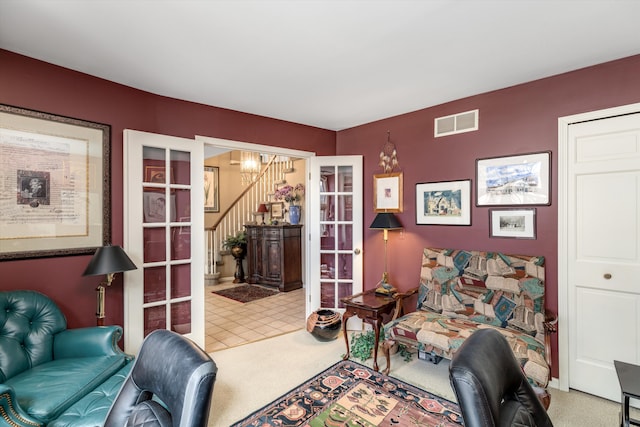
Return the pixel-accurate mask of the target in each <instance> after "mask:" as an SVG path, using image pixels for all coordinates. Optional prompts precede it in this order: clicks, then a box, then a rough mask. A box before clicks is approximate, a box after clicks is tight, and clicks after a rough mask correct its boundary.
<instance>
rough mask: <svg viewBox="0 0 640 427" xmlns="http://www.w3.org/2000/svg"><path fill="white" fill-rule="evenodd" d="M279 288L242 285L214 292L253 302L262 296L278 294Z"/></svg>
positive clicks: (236, 299) (233, 298)
mask: <svg viewBox="0 0 640 427" xmlns="http://www.w3.org/2000/svg"><path fill="white" fill-rule="evenodd" d="M278 292H279V291H278V290H277V289H267V288H263V287H262V286H254V285H242V286H236V287H234V288H228V289H223V290H221V291H213V293H214V294H216V295H220V296H223V297H226V298H229V299H232V300H234V301H240V302H251V301H255V300H258V299H261V298H266V297H270V296H271V295H275V294H277V293H278Z"/></svg>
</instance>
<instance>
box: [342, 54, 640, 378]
mask: <svg viewBox="0 0 640 427" xmlns="http://www.w3.org/2000/svg"><path fill="white" fill-rule="evenodd" d="M637 102H640V56H634V57H630V58H626V59H623V60H619V61H614V62H609V63H606V64H602V65H598V66H595V67H590V68H585V69H582V70H578V71H574V72H570V73H566V74H562V75H558V76H554V77H550V78H546V79H542V80H537V81H534V82H530V83H526V84H522V85H518V86H513V87H509V88H506V89H502V90H498V91H494V92H489V93H485V94H482V95H478V96H473V97H470V98H465V99H460V100H457V101H454V102H450V103H447V104H443V105H439V106H436V107H433V108H427V109H424V110H420V111H416V112H412V113H408V114H403V115H401V116H397V117H392V118H388V119H384V120H380V121H377V122H374V123H369V124H366V125H363V126H359V127H356V128H352V129H347V130H344V131H341V132H338V141H337V154H338V155H347V154H362V155H364V182H365V188H364V206H365V216H364V227H365V242H364V246H365V247H366V251H365V252H364V253H365V259H364V262H365V269H364V271H365V277H364V283H365V285H364V286H365V288H367V289H368V288H372V287H374V286H375V284H376V283H377V282H378V281H379V280H380V276H381V273H382V268H381V264H380V263H379V260H380V259H381V258H382V257H383V256H384V245H383V241H382V236H381V234H380V233H379V232H377V231H373V230H369V229H368V225H369V224H371V222H372V221H373V218H374V216H375V213H374V212H373V209H372V208H370V206H373V205H372V199H373V178H372V176H373V175H374V174H377V173H382V170H381V169H380V168H379V167H378V156H379V153H380V150H381V149H382V148H383V145H384V143H385V142H386V140H387V131H391V141H392V142H393V143H394V144H395V146H396V148H397V151H398V160H399V163H400V167H401V170H402V172H403V180H404V212H403V213H401V214H398V217H399V218H400V220H401V222H402V224H403V225H404V231H403V232H402V233H400V232H390V234H389V242H388V248H389V249H388V257H389V258H388V271H389V275H390V278H391V281H392V282H393V284H394V285H396V286H397V287H399V288H400V289H402V290H406V289H409V288H411V287H414V286H417V284H418V279H419V273H420V264H421V248H423V247H425V246H433V247H445V248H460V249H477V250H487V251H501V252H506V253H514V254H516V253H517V254H525V255H544V256H545V257H546V265H547V267H546V268H547V269H546V278H547V292H546V295H547V300H546V306H547V308H549V309H551V310H553V311H555V312H556V313H557V308H558V288H557V286H558V284H557V276H558V266H557V258H558V251H557V246H558V203H557V194H558V192H557V182H558V180H557V172H558V167H557V145H558V117H562V116H567V115H572V114H577V113H582V112H586V111H593V110H599V109H604V108H609V107H614V106H619V105H625V104H631V103H637ZM474 109H479V110H480V113H479V130H478V131H476V132H469V133H463V134H459V135H454V136H447V137H442V138H437V139H436V138H434V137H433V121H434V118H436V117H441V116H446V115H450V114H455V113H460V112H464V111H468V110H474ZM539 151H551V152H552V155H551V161H552V179H551V185H552V191H551V196H552V203H551V205H550V206H538V207H536V208H537V239H536V240H517V239H504V238H502V239H499V238H489V208H487V207H476V206H475V189H472V200H473V202H472V205H473V206H472V218H471V220H472V223H471V226H468V227H467V226H436V225H416V219H415V185H416V184H417V183H423V182H437V181H450V180H462V179H471V180H472V187H474V186H475V162H476V159H479V158H486V157H496V156H505V155H511V154H522V153H530V152H539ZM560 327H562V325H560ZM555 341H556V342H554V350H553V354H554V355H555V357H554V359H555V361H554V375H555V376H557V375H558V370H557V350H556V349H557V339H556V340H555Z"/></svg>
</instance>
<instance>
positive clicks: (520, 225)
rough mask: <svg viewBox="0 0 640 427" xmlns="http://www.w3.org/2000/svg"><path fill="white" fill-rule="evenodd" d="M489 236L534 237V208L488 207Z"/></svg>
mask: <svg viewBox="0 0 640 427" xmlns="http://www.w3.org/2000/svg"><path fill="white" fill-rule="evenodd" d="M489 237H509V238H513V239H535V238H536V210H535V209H533V208H529V209H489Z"/></svg>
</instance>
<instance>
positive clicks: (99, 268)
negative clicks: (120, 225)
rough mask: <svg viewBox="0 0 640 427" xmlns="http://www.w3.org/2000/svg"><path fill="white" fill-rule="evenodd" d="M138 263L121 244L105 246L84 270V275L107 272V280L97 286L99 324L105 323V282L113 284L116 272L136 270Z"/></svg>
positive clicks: (108, 284) (99, 249) (109, 284)
mask: <svg viewBox="0 0 640 427" xmlns="http://www.w3.org/2000/svg"><path fill="white" fill-rule="evenodd" d="M136 268H138V267H136V265H135V264H134V263H133V261H131V259H130V258H129V257H128V256H127V254H126V253H125V252H124V250H123V249H122V248H121V247H120V246H111V245H109V246H103V247H101V248H98V250H97V251H96V253H95V254H94V255H93V258H91V261H90V262H89V265H87V268H86V270H84V273H83V274H82V275H83V276H97V275H99V274H106V275H107V280H106V281H105V282H101V283H100V285H98V287H97V288H96V291H97V293H98V294H97V303H98V311H97V312H96V317H97V318H98V320H97V322H98V326H103V325H104V297H105V290H106V288H105V286H104V285H105V284H106V285H107V286H111V282H113V277H114V276H115V274H116V273H120V272H122V271H129V270H135V269H136Z"/></svg>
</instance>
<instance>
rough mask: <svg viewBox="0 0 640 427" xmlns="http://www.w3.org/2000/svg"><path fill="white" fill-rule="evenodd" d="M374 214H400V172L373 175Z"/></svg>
mask: <svg viewBox="0 0 640 427" xmlns="http://www.w3.org/2000/svg"><path fill="white" fill-rule="evenodd" d="M373 209H374V211H375V212H402V172H395V173H382V174H379V175H373Z"/></svg>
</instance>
